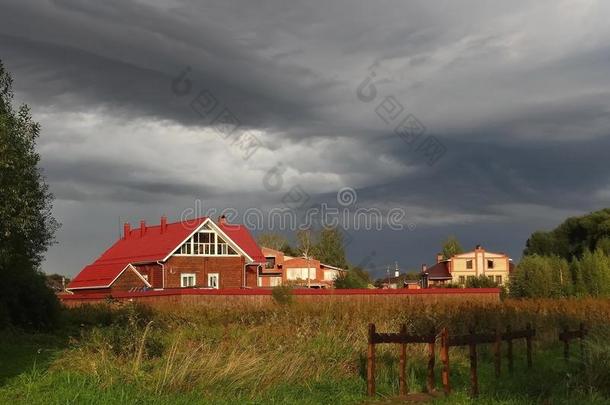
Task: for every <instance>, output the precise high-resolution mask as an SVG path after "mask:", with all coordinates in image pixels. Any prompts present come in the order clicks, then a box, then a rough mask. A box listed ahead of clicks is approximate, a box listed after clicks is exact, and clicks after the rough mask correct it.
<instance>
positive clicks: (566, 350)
mask: <svg viewBox="0 0 610 405" xmlns="http://www.w3.org/2000/svg"><path fill="white" fill-rule="evenodd" d="M563 359H564V360H565V361H568V360H569V359H570V339H569V338H568V327H567V326H564V327H563Z"/></svg>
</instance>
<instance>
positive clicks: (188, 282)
mask: <svg viewBox="0 0 610 405" xmlns="http://www.w3.org/2000/svg"><path fill="white" fill-rule="evenodd" d="M196 280H197V277H196V276H195V274H194V273H181V274H180V287H195V282H196Z"/></svg>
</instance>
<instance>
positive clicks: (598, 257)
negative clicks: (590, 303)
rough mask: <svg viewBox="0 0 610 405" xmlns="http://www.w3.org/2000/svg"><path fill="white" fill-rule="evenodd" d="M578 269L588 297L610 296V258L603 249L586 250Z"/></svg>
mask: <svg viewBox="0 0 610 405" xmlns="http://www.w3.org/2000/svg"><path fill="white" fill-rule="evenodd" d="M578 268H579V273H580V276H581V277H582V281H583V284H584V286H585V288H586V290H587V294H588V295H592V296H594V297H608V296H610V258H609V257H608V256H607V255H606V254H604V252H603V251H602V250H601V249H597V250H595V251H594V252H591V251H589V250H586V251H585V252H584V254H583V256H582V258H581V259H580V260H579V266H578Z"/></svg>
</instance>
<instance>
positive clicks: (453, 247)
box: [442, 235, 464, 259]
mask: <svg viewBox="0 0 610 405" xmlns="http://www.w3.org/2000/svg"><path fill="white" fill-rule="evenodd" d="M442 252H443V258H444V259H451V258H452V257H453V256H455V255H459V254H460V253H464V249H462V245H460V241H458V240H457V238H456V237H455V236H453V235H451V236H449V237H448V238H447V239H446V240H445V242H443V250H442Z"/></svg>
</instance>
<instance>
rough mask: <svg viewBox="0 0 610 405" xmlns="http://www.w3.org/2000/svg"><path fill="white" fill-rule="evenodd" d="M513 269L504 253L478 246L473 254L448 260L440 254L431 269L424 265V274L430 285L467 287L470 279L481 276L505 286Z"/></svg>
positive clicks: (459, 255)
mask: <svg viewBox="0 0 610 405" xmlns="http://www.w3.org/2000/svg"><path fill="white" fill-rule="evenodd" d="M513 267H514V265H513V262H512V260H511V259H510V258H509V257H508V256H507V255H505V254H504V253H493V252H488V251H486V250H485V249H484V248H483V247H481V246H480V245H477V247H476V248H475V249H474V250H473V251H472V252H466V253H460V254H458V255H455V256H453V257H451V258H450V259H446V260H443V256H442V255H441V254H438V255H437V257H436V264H435V265H434V266H432V267H430V268H426V267H425V265H424V268H423V269H422V273H424V274H425V275H427V279H428V283H429V284H430V285H441V284H445V283H447V282H451V283H455V284H460V285H462V286H465V285H466V282H467V281H468V279H470V278H475V277H479V276H486V277H489V278H490V279H491V280H493V281H495V282H496V283H497V284H498V285H504V284H506V283H508V278H509V276H510V273H511V271H512V270H513Z"/></svg>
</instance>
